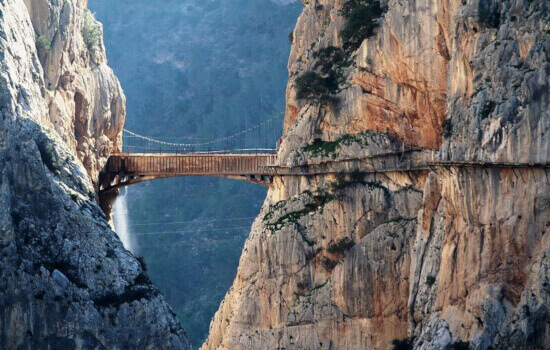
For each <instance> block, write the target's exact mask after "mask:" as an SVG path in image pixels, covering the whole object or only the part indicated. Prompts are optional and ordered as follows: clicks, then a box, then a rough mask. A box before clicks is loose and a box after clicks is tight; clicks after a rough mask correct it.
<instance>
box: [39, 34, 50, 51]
mask: <svg viewBox="0 0 550 350" xmlns="http://www.w3.org/2000/svg"><path fill="white" fill-rule="evenodd" d="M51 47H52V41H51V40H50V39H49V38H48V37H47V36H45V35H37V36H36V48H37V49H38V50H49V49H50V48H51Z"/></svg>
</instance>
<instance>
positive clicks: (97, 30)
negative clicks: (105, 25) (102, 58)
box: [82, 10, 101, 51]
mask: <svg viewBox="0 0 550 350" xmlns="http://www.w3.org/2000/svg"><path fill="white" fill-rule="evenodd" d="M82 38H83V39H84V43H85V44H86V47H87V48H88V50H89V51H92V50H93V49H94V48H96V47H98V46H99V44H100V40H101V25H100V24H99V22H98V21H96V19H95V16H94V14H93V13H92V12H91V11H90V10H86V13H85V14H84V26H83V27H82Z"/></svg>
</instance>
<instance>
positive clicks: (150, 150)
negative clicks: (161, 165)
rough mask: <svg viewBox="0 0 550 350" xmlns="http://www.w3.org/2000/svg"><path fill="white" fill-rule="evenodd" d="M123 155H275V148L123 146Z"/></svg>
mask: <svg viewBox="0 0 550 350" xmlns="http://www.w3.org/2000/svg"><path fill="white" fill-rule="evenodd" d="M122 153H123V154H130V153H132V154H266V153H268V154H276V153H277V149H276V148H266V147H246V148H244V147H242V148H221V149H218V148H211V147H143V146H130V145H123V147H122Z"/></svg>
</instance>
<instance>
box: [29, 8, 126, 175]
mask: <svg viewBox="0 0 550 350" xmlns="http://www.w3.org/2000/svg"><path fill="white" fill-rule="evenodd" d="M24 3H25V5H26V7H27V10H28V15H29V16H30V19H31V22H32V26H33V29H34V32H35V36H36V49H37V53H38V60H39V62H40V65H41V66H42V73H43V74H42V76H43V80H44V81H43V84H41V89H42V95H43V97H44V99H45V102H46V106H47V113H45V114H44V115H43V116H44V118H43V119H44V120H43V121H42V122H43V123H44V122H48V124H49V125H50V127H51V128H52V129H54V130H55V131H57V133H58V134H59V135H60V136H61V138H62V139H63V141H64V142H65V143H66V144H67V145H68V146H69V149H70V150H71V151H72V152H73V153H75V154H77V156H78V158H79V159H80V160H81V161H82V163H83V164H84V167H85V168H86V170H87V171H88V174H89V175H90V177H91V178H92V181H93V182H94V183H96V182H97V181H98V175H99V172H100V171H101V169H102V168H103V166H104V164H105V163H106V161H107V158H108V157H109V155H110V154H111V153H113V152H115V151H119V150H120V148H121V142H122V136H121V132H122V125H123V124H124V117H125V114H126V99H125V97H124V93H123V92H122V89H121V87H120V83H119V82H118V79H117V78H116V77H115V76H114V74H113V71H112V70H111V68H110V67H109V66H108V65H107V59H106V56H105V47H104V46H103V39H102V33H103V28H102V26H101V24H100V23H99V22H97V21H96V20H95V19H94V17H93V15H92V14H91V13H90V12H89V10H87V8H86V1H33V0H24Z"/></svg>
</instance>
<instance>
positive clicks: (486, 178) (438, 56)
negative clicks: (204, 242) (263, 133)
mask: <svg viewBox="0 0 550 350" xmlns="http://www.w3.org/2000/svg"><path fill="white" fill-rule="evenodd" d="M549 5H550V4H549V3H548V1H545V0H504V1H493V0H411V1H401V0H389V1H380V2H379V1H376V0H372V1H371V0H347V1H340V0H336V1H330V0H318V1H304V9H303V11H302V14H301V16H300V18H299V20H298V24H297V26H296V28H295V30H294V34H293V45H292V51H291V54H290V61H289V65H288V68H289V74H290V80H289V84H288V87H287V102H286V103H287V108H286V116H285V124H284V132H285V134H284V141H283V143H282V148H281V149H280V150H279V153H278V155H279V162H280V163H281V164H282V165H286V166H296V165H307V164H308V163H323V162H324V163H327V164H335V163H350V162H352V159H357V158H360V160H361V159H362V160H363V161H364V162H365V164H366V165H368V164H370V163H369V161H368V160H367V158H369V157H375V158H376V157H378V158H377V159H380V158H384V157H386V158H384V159H386V160H387V161H386V164H390V165H391V164H395V163H394V162H399V159H401V157H402V153H407V152H408V151H410V150H416V151H418V152H421V151H422V150H424V152H429V151H436V152H437V154H436V156H435V157H434V160H433V161H432V163H431V164H433V165H432V166H430V167H425V168H424V169H417V170H406V169H404V170H403V169H401V170H399V171H396V170H395V169H394V170H393V171H391V170H392V169H391V168H386V171H384V172H378V173H372V172H371V173H365V172H361V171H357V172H353V173H347V174H346V173H339V174H338V173H336V174H334V173H330V172H327V173H326V174H323V173H319V174H318V175H315V176H312V175H308V176H298V175H297V176H283V177H276V178H275V181H274V185H273V186H272V187H271V188H270V190H269V191H268V195H267V199H266V201H265V202H264V205H263V207H262V209H261V212H260V215H259V216H258V217H257V218H256V220H255V221H254V224H253V227H252V231H251V233H250V236H249V237H248V239H247V241H246V243H245V248H244V250H243V254H242V256H241V259H240V264H239V269H238V272H237V277H236V278H235V281H234V282H233V286H232V288H231V290H230V291H229V293H228V294H227V296H226V297H225V299H224V301H223V302H222V304H221V306H220V308H219V310H218V312H217V313H216V316H215V318H214V320H213V322H212V324H211V328H210V334H209V337H208V340H207V341H206V342H205V344H204V345H203V347H204V348H205V349H236V348H247V349H258V348H286V349H391V348H392V347H393V348H396V349H397V348H398V349H411V348H417V349H466V348H473V349H511V348H516V349H544V348H546V347H547V346H548V344H549V343H550V332H549V325H548V316H549V315H548V310H549V308H550V289H549V288H548V286H549V282H550V260H549V257H550V241H549V239H550V238H549V235H548V230H549V229H550V228H549V227H550V221H549V219H550V196H549V195H548V193H549V189H550V188H549V186H550V183H549V180H548V168H547V167H546V165H547V164H548V163H549V154H550V152H549V151H550V143H549V140H550V139H549V138H548V137H547V135H548V132H549V131H550V130H549V128H550V110H549V108H548V106H549V102H550V101H549V98H550V82H549V79H550V62H549V53H550V11H549V10H550V8H549ZM384 154H385V156H383V155H384ZM428 154H429V153H428ZM377 155H378V156H377ZM350 159H351V160H350ZM381 162H382V161H381ZM464 162H467V163H468V166H465V164H464ZM366 165H365V166H366ZM327 167H328V166H327Z"/></svg>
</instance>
